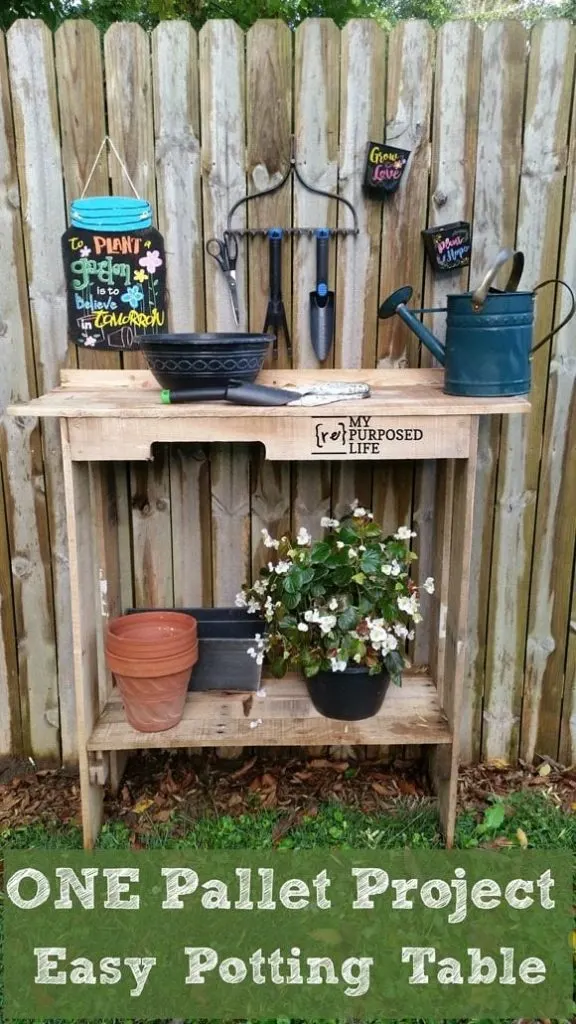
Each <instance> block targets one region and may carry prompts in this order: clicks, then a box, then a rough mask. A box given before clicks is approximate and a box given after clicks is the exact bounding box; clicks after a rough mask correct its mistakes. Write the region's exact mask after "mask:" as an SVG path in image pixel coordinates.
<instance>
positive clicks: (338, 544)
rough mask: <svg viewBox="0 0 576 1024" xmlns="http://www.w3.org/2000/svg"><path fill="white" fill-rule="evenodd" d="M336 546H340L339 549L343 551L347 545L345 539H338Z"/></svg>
mask: <svg viewBox="0 0 576 1024" xmlns="http://www.w3.org/2000/svg"><path fill="white" fill-rule="evenodd" d="M336 547H337V548H338V551H341V550H342V548H343V547H345V544H344V541H343V540H337V541H336Z"/></svg>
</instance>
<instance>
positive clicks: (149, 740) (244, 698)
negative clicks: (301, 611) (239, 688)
mask: <svg viewBox="0 0 576 1024" xmlns="http://www.w3.org/2000/svg"><path fill="white" fill-rule="evenodd" d="M263 688H264V693H265V696H263V697H262V698H260V697H259V696H258V695H257V694H255V693H231V692H229V691H228V692H226V691H223V690H212V691H206V692H204V693H189V694H188V699H187V702H186V708H185V711H184V716H183V718H182V720H181V721H180V722H179V724H178V725H176V726H175V727H174V728H173V729H169V730H168V731H167V732H165V733H144V732H138V731H137V730H136V729H133V728H132V727H131V726H130V725H128V723H127V721H126V716H125V713H124V709H123V706H122V703H121V700H120V697H119V695H117V694H113V695H112V697H111V699H110V700H109V701H108V703H107V704H106V706H105V708H104V710H103V712H102V714H101V715H100V718H99V719H98V721H97V723H96V725H95V728H94V730H93V732H92V735H91V736H90V739H89V740H88V744H87V748H88V750H93V751H103V750H139V749H144V748H146V749H148V748H158V747H163V748H171V747H190V746H209V747H210V746H218V747H225V746H232V747H237V746H291V745H297V744H302V745H306V744H314V745H318V744H320V745H324V744H342V743H345V744H357V743H378V744H398V743H402V744H405V743H438V744H449V743H450V742H451V740H452V736H451V731H450V727H449V725H448V721H447V718H446V716H445V715H444V713H443V712H442V710H441V709H440V704H439V700H438V693H437V690H436V687H435V685H434V683H433V681H432V679H431V678H430V676H428V675H425V674H420V675H418V674H415V675H406V676H405V677H404V679H403V683H402V686H401V687H397V686H394V685H393V684H390V687H389V689H388V693H387V694H386V697H385V700H384V704H383V706H382V710H381V711H380V713H379V714H378V715H376V716H375V717H374V718H369V719H366V720H364V721H361V722H339V721H336V720H334V719H330V718H324V717H323V716H322V715H320V714H319V713H318V712H317V711H316V710H315V709H314V707H313V706H312V704H311V702H310V698H309V697H308V693H307V690H306V684H305V683H304V681H303V680H302V679H301V678H299V677H298V676H296V675H291V676H287V677H286V678H285V679H281V680H279V679H265V680H264V681H263ZM254 723H257V724H254Z"/></svg>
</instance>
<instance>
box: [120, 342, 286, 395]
mask: <svg viewBox="0 0 576 1024" xmlns="http://www.w3.org/2000/svg"><path fill="white" fill-rule="evenodd" d="M138 340H139V346H140V348H141V349H142V352H143V353H144V355H145V356H146V359H147V362H148V366H149V367H150V369H151V371H152V373H153V374H154V376H155V378H156V380H157V381H158V383H159V384H160V386H161V387H162V388H167V389H169V390H171V391H178V390H183V389H184V388H198V389H200V388H219V387H227V386H228V385H229V383H230V381H231V380H240V381H242V382H243V383H247V384H251V383H252V382H253V381H254V380H255V379H256V377H257V376H258V374H259V373H260V370H261V369H262V364H263V362H264V357H265V355H266V352H267V349H268V346H269V345H270V342H271V341H273V337H272V335H271V334H241V333H238V334H144V335H142V336H141V337H140V338H139V339H138Z"/></svg>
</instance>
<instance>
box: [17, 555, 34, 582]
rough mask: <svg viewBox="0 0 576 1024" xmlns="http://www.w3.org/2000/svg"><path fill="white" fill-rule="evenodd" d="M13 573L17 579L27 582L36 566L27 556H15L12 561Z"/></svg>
mask: <svg viewBox="0 0 576 1024" xmlns="http://www.w3.org/2000/svg"><path fill="white" fill-rule="evenodd" d="M12 572H13V574H14V576H16V578H17V579H19V580H27V579H30V577H31V575H32V573H33V572H34V566H33V565H32V562H31V561H30V559H29V558H26V556H25V555H15V556H14V558H13V559H12Z"/></svg>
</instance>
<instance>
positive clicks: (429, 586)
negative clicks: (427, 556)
mask: <svg viewBox="0 0 576 1024" xmlns="http://www.w3.org/2000/svg"><path fill="white" fill-rule="evenodd" d="M422 586H423V587H424V590H425V591H426V593H427V594H433V593H434V579H433V578H432V576H427V578H426V579H425V580H424V583H423V584H422Z"/></svg>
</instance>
